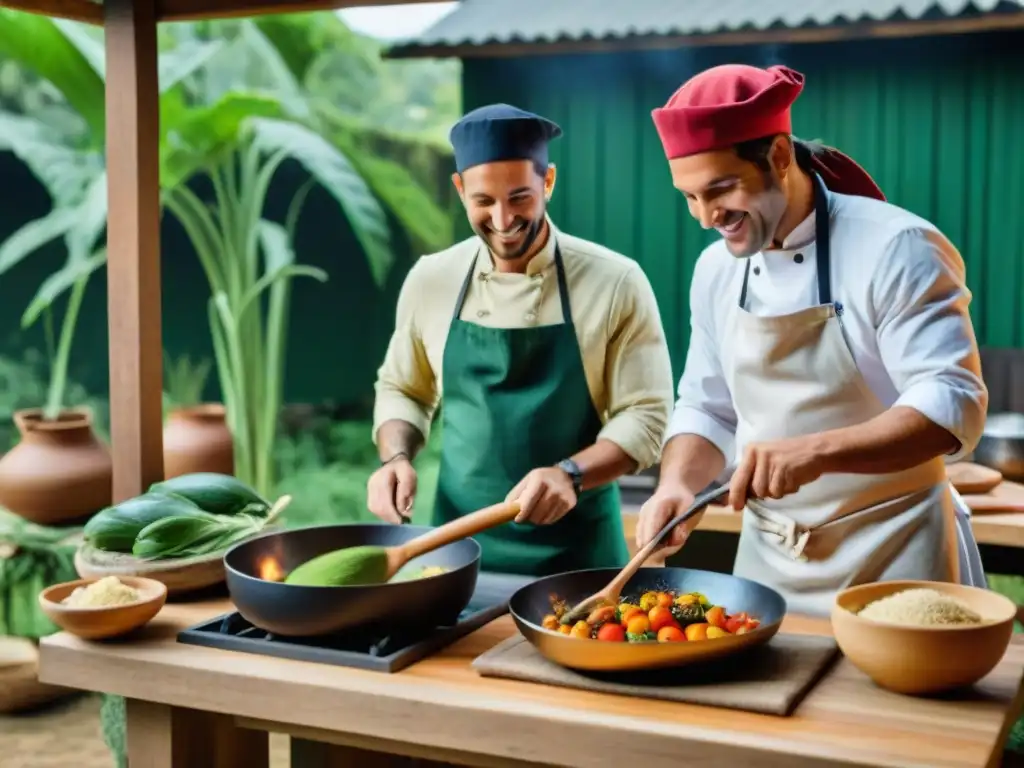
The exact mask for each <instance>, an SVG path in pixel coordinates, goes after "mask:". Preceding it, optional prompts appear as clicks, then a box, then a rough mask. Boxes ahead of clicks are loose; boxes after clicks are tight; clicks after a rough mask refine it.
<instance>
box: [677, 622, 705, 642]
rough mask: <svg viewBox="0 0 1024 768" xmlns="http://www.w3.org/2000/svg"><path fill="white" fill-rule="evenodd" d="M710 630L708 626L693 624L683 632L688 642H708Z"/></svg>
mask: <svg viewBox="0 0 1024 768" xmlns="http://www.w3.org/2000/svg"><path fill="white" fill-rule="evenodd" d="M708 629H709V627H708V625H707V624H691V625H690V626H688V627H687V628H686V629H684V630H683V632H684V633H685V634H686V639H687V640H707V639H708Z"/></svg>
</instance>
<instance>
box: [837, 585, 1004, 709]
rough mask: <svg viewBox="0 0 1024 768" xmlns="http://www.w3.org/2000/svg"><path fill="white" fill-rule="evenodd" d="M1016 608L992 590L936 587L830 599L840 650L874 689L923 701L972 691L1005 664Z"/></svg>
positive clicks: (857, 592)
mask: <svg viewBox="0 0 1024 768" xmlns="http://www.w3.org/2000/svg"><path fill="white" fill-rule="evenodd" d="M1016 614H1017V606H1016V605H1014V604H1013V602H1012V601H1011V600H1009V599H1008V598H1006V597H1003V596H1002V595H1000V594H998V593H997V592H992V591H991V590H988V589H981V588H979V587H969V586H964V585H962V584H946V583H943V582H935V581H885V582H873V583H870V584H862V585H860V586H857V587H850V588H849V589H846V590H844V591H842V592H840V593H839V594H838V595H837V596H836V601H835V604H834V605H833V608H832V632H833V634H834V635H835V638H836V643H837V644H838V645H839V648H840V650H842V652H843V654H844V655H845V656H846V657H847V658H848V659H849V660H850V662H851V663H852V664H853V665H854V666H855V667H857V668H858V669H859V670H860V671H861V672H863V673H864V674H866V675H867V676H868V677H870V678H871V679H872V680H873V681H874V682H875V684H876V685H878V686H879V687H881V688H885V689H887V690H890V691H896V692H897V693H905V694H911V695H928V694H936V693H941V692H943V691H949V690H952V689H955V688H962V687H965V686H970V685H973V684H974V683H976V682H978V681H979V680H981V679H982V678H983V677H985V675H987V674H988V673H989V672H991V671H992V670H993V669H994V668H995V666H996V664H998V663H999V661H1000V660H1001V659H1002V658H1003V654H1004V653H1006V648H1007V646H1008V645H1009V644H1010V638H1011V636H1012V634H1013V621H1014V618H1015V617H1016Z"/></svg>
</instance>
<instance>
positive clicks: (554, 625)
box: [541, 613, 558, 629]
mask: <svg viewBox="0 0 1024 768" xmlns="http://www.w3.org/2000/svg"><path fill="white" fill-rule="evenodd" d="M541 626H542V627H544V629H558V618H557V617H556V616H555V615H554V614H553V613H549V614H548V615H547V616H545V617H544V621H542V622H541Z"/></svg>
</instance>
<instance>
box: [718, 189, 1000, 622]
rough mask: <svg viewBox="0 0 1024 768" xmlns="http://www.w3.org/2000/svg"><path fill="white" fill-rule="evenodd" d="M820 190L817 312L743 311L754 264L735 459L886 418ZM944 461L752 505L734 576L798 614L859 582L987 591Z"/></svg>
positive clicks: (730, 360)
mask: <svg viewBox="0 0 1024 768" xmlns="http://www.w3.org/2000/svg"><path fill="white" fill-rule="evenodd" d="M814 181H815V239H816V247H815V251H816V259H817V269H818V295H819V302H820V305H819V306H815V307H810V308H808V309H804V310H801V311H799V312H794V313H792V314H788V315H781V316H775V317H758V316H756V315H754V314H752V313H750V312H748V311H747V310H746V309H745V304H746V294H747V283H748V279H749V275H750V262H749V261H748V262H747V265H746V270H747V271H746V274H745V275H744V277H743V288H742V290H741V293H740V300H739V303H738V305H737V307H736V309H735V310H734V312H733V314H732V326H733V327H732V329H731V330H732V332H731V334H730V335H729V336H728V337H727V338H731V339H733V342H732V344H730V345H729V346H730V348H729V349H728V350H726V351H725V352H724V353H723V356H722V357H723V364H724V367H725V373H726V377H727V379H728V382H729V386H730V388H731V391H732V399H733V405H734V408H735V411H736V416H737V419H738V425H737V431H736V457H737V461H738V460H739V459H740V457H742V455H743V449H744V447H745V446H746V445H747V444H749V443H751V442H761V441H767V440H780V439H784V438H788V437H796V436H800V435H807V434H811V433H815V432H823V431H826V430H830V429H839V428H842V427H849V426H853V425H856V424H862V423H864V422H866V421H868V420H870V419H872V418H874V417H875V416H878V415H879V414H881V413H883V412H884V411H885V410H886V407H885V405H883V403H882V402H881V401H879V400H878V398H877V397H876V396H875V395H874V393H873V392H872V391H871V390H870V388H869V387H868V385H867V382H866V381H865V380H864V378H863V377H862V376H861V374H860V371H859V370H858V369H857V365H856V362H855V360H854V357H853V355H852V353H851V352H850V349H849V347H848V346H847V343H846V339H845V338H844V336H843V329H842V311H843V307H842V305H841V304H839V303H833V302H832V297H831V286H830V280H829V272H830V269H829V267H830V253H829V251H830V248H829V245H830V233H829V202H830V197H829V193H828V191H827V190H826V189H825V186H824V183H823V182H822V181H821V179H820V178H818V177H817V176H815V177H814ZM968 516H969V510H968V509H967V507H966V505H964V504H963V502H962V500H960V498H959V496H957V495H956V494H955V492H954V491H953V489H952V486H951V485H950V483H949V481H948V479H947V476H946V468H945V463H944V461H943V459H942V457H936V458H935V459H933V460H931V461H928V462H926V463H925V464H921V465H920V466H917V467H914V468H912V469H908V470H905V471H903V472H894V473H891V474H880V475H860V474H841V473H839V474H826V475H823V476H822V477H820V478H819V479H817V480H815V481H813V482H811V483H808V484H807V485H805V486H803V487H802V488H800V489H799V490H798V491H797V492H796V493H794V494H791V495H789V496H786V497H784V498H782V499H777V500H776V499H767V500H750V501H748V503H747V507H746V510H745V511H744V513H743V525H742V532H741V534H740V541H739V550H738V552H737V555H736V563H735V567H734V573H735V574H736V575H737V576H741V577H744V578H748V579H753V580H755V581H758V582H761V583H763V584H766V585H768V586H770V587H772V588H773V589H775V590H777V591H778V592H780V593H781V594H782V595H783V597H785V599H786V602H787V605H788V608H789V610H790V611H794V612H796V613H804V614H810V615H817V616H827V615H828V614H829V613H830V612H831V609H832V604H833V601H834V599H835V595H836V593H837V592H838V591H840V590H842V589H844V588H846V587H848V586H852V585H855V584H861V583H865V582H870V581H887V580H894V579H928V580H934V581H951V582H957V581H959V582H961V583H965V584H974V585H978V586H985V577H984V573H983V571H982V568H981V558H980V555H979V554H978V547H977V544H976V542H975V540H974V536H973V532H972V531H971V527H970V521H969V519H968Z"/></svg>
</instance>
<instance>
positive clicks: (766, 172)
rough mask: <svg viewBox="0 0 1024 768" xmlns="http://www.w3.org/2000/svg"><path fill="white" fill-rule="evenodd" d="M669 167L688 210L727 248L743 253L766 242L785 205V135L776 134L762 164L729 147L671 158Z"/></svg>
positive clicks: (788, 153) (788, 158) (789, 161)
mask: <svg viewBox="0 0 1024 768" xmlns="http://www.w3.org/2000/svg"><path fill="white" fill-rule="evenodd" d="M669 167H670V169H671V171H672V184H673V185H674V186H675V187H676V189H678V190H679V191H680V192H682V193H683V196H684V197H685V198H686V203H687V206H688V207H689V209H690V215H691V216H693V217H694V218H695V219H697V221H699V222H700V225H701V226H702V227H704V229H711V228H712V227H713V228H715V229H716V230H718V232H719V233H720V234H721V235H722V237H723V238H724V239H725V245H726V247H727V248H728V249H729V253H731V254H732V255H733V256H736V257H737V258H746V257H748V256H753V255H754V254H755V253H757V252H758V251H760V250H763V249H764V248H766V247H768V246H770V245H771V243H772V240H773V239H774V237H775V233H776V230H777V229H778V227H779V223H780V222H781V221H782V218H783V216H784V215H785V213H786V207H787V205H788V201H787V195H786V183H785V182H786V178H787V175H788V173H789V171H790V169H791V168H793V167H795V166H794V163H793V148H792V144H791V143H790V142H789V141H788V140H787V139H786V138H784V137H779V138H777V139H776V140H775V141H774V142H773V143H772V144H771V145H770V148H769V149H768V151H767V152H766V154H765V156H764V158H763V160H761V163H759V162H757V161H755V160H748V159H744V158H742V157H740V155H739V154H738V153H737V152H736V150H735V149H733V148H729V149H720V150H715V151H713V152H702V153H701V154H698V155H691V156H689V157H679V158H675V159H673V160H670V161H669Z"/></svg>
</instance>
